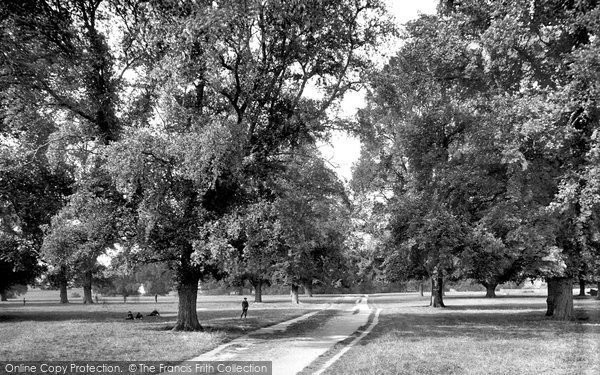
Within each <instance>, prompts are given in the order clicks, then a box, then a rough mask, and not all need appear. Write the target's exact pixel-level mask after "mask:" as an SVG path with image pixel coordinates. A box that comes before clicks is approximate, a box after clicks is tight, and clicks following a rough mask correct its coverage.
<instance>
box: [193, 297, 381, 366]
mask: <svg viewBox="0 0 600 375" xmlns="http://www.w3.org/2000/svg"><path fill="white" fill-rule="evenodd" d="M353 302H354V303H353ZM370 314H371V310H370V309H369V307H368V305H367V297H366V296H365V297H360V296H346V297H344V298H343V299H342V300H341V301H339V302H337V303H334V304H332V305H331V306H330V307H328V308H327V309H326V310H321V311H315V312H311V313H308V314H305V315H303V316H301V317H299V318H296V319H292V320H289V321H286V322H283V323H279V324H276V325H274V326H271V327H266V328H262V329H259V330H257V331H254V332H252V333H250V334H248V335H245V336H242V337H239V338H237V339H235V340H233V341H231V342H229V343H227V344H224V345H221V346H220V347H218V348H216V349H214V350H212V351H210V352H207V353H204V354H202V355H200V356H198V357H196V358H192V359H190V361H250V360H254V361H272V362H273V374H274V375H284V374H296V373H298V372H300V371H302V369H303V368H305V367H306V366H308V365H309V364H310V363H311V362H313V361H314V360H315V359H317V357H319V356H320V355H322V354H323V353H325V352H326V351H327V350H329V349H330V348H331V347H333V346H334V345H335V344H336V343H337V342H339V341H341V340H344V339H346V338H347V337H348V336H350V335H352V334H353V333H354V332H355V331H356V330H357V329H358V328H359V327H361V326H363V325H365V324H366V323H367V321H368V319H369V315H370ZM321 317H322V319H321ZM301 322H303V324H300V323H301ZM303 325H304V328H303Z"/></svg>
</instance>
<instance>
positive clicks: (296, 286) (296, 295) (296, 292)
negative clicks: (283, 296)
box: [290, 284, 300, 304]
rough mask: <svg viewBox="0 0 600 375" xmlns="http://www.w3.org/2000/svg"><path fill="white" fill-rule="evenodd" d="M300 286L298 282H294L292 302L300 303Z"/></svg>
mask: <svg viewBox="0 0 600 375" xmlns="http://www.w3.org/2000/svg"><path fill="white" fill-rule="evenodd" d="M299 288H300V287H299V286H298V285H296V284H292V290H291V293H290V294H291V295H292V303H295V304H298V303H300V300H299V299H298V289H299Z"/></svg>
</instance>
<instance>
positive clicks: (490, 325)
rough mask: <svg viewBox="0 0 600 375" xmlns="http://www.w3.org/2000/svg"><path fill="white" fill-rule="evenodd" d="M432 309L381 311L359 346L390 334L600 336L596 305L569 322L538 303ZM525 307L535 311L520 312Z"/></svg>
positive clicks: (418, 338)
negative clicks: (553, 317)
mask: <svg viewBox="0 0 600 375" xmlns="http://www.w3.org/2000/svg"><path fill="white" fill-rule="evenodd" d="M430 309H431V308H429V307H423V312H422V313H419V312H397V313H388V314H382V315H381V316H380V318H379V324H378V325H377V326H375V328H374V329H373V331H372V332H371V333H370V334H369V335H368V336H367V337H365V340H361V342H360V345H367V344H368V343H369V342H370V341H372V340H375V339H377V338H379V337H383V336H386V335H390V334H391V335H395V336H399V337H401V338H402V339H403V340H406V341H409V342H411V341H422V340H425V339H444V338H450V337H452V338H456V337H469V338H470V339H475V340H482V341H493V340H496V339H497V340H506V339H508V338H510V339H524V340H532V339H545V338H547V337H548V335H560V334H563V333H569V332H585V333H590V334H593V335H600V314H599V310H598V308H597V307H592V308H577V309H576V310H575V313H576V315H577V316H585V320H574V321H568V322H564V321H554V320H551V319H549V318H547V317H545V316H544V312H545V308H537V304H536V305H498V306H495V305H494V306H491V305H488V306H486V305H479V306H450V307H448V308H445V309H440V310H437V311H435V312H432V311H431V310H430ZM526 309H527V310H534V311H520V310H526ZM468 310H475V311H476V312H468ZM508 310H512V312H508Z"/></svg>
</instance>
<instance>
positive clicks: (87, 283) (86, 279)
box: [83, 271, 94, 304]
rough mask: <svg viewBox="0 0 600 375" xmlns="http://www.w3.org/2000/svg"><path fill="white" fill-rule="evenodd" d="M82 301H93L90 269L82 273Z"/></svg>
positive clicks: (85, 302) (86, 302) (90, 302)
mask: <svg viewBox="0 0 600 375" xmlns="http://www.w3.org/2000/svg"><path fill="white" fill-rule="evenodd" d="M83 303H84V304H88V303H89V304H92V303H94V300H93V299H92V271H87V272H86V273H85V274H84V275H83Z"/></svg>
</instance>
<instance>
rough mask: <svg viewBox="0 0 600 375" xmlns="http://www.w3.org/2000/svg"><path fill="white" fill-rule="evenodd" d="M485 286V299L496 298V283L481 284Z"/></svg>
mask: <svg viewBox="0 0 600 375" xmlns="http://www.w3.org/2000/svg"><path fill="white" fill-rule="evenodd" d="M483 286H485V298H496V287H497V286H498V284H496V283H483Z"/></svg>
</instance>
